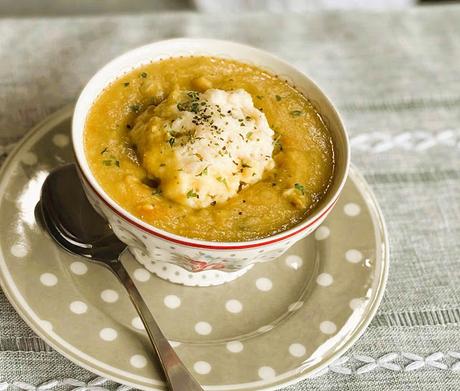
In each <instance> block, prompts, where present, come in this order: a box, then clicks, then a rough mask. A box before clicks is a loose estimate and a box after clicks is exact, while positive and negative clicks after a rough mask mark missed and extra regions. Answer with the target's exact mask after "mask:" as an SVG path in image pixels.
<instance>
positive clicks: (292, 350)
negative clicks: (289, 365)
mask: <svg viewBox="0 0 460 391" xmlns="http://www.w3.org/2000/svg"><path fill="white" fill-rule="evenodd" d="M305 353H306V349H305V346H304V345H302V344H301V343H293V344H292V345H290V346H289V354H290V355H291V356H293V357H303V356H305Z"/></svg>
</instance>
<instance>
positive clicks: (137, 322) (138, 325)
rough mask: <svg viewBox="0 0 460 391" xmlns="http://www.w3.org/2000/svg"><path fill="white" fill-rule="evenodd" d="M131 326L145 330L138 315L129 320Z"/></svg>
mask: <svg viewBox="0 0 460 391" xmlns="http://www.w3.org/2000/svg"><path fill="white" fill-rule="evenodd" d="M131 326H133V327H134V328H135V329H137V330H145V327H144V323H142V320H141V318H139V317H138V316H136V317H135V318H133V320H131Z"/></svg>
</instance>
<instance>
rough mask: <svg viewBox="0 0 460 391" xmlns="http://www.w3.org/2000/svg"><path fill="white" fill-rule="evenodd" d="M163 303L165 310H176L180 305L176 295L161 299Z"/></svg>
mask: <svg viewBox="0 0 460 391" xmlns="http://www.w3.org/2000/svg"><path fill="white" fill-rule="evenodd" d="M163 303H164V305H165V306H166V307H167V308H170V309H176V308H179V307H180V305H181V299H180V298H179V297H178V296H176V295H168V296H166V297H165V298H164V299H163Z"/></svg>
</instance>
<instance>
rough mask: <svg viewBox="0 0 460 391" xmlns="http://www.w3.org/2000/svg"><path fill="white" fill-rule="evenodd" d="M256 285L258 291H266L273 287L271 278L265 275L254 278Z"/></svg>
mask: <svg viewBox="0 0 460 391" xmlns="http://www.w3.org/2000/svg"><path fill="white" fill-rule="evenodd" d="M256 287H257V289H258V290H259V291H262V292H268V291H269V290H270V289H272V287H273V283H272V280H270V279H269V278H266V277H261V278H258V279H257V280H256Z"/></svg>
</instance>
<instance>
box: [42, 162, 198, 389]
mask: <svg viewBox="0 0 460 391" xmlns="http://www.w3.org/2000/svg"><path fill="white" fill-rule="evenodd" d="M35 211H36V215H37V218H38V220H39V221H40V222H41V223H42V225H43V226H44V228H45V229H46V230H47V231H48V232H49V234H50V235H51V237H52V238H53V239H54V240H55V241H56V242H57V243H58V244H59V245H60V246H61V247H63V248H64V249H65V250H67V251H69V252H70V253H72V254H76V255H81V256H84V257H86V258H87V259H88V260H90V261H93V262H95V263H97V264H99V265H103V266H105V267H106V268H108V269H109V270H111V271H112V272H113V273H114V274H115V275H116V276H117V277H118V279H119V280H120V281H121V283H122V284H123V285H124V287H125V288H126V290H127V291H128V294H129V297H130V299H131V301H132V303H133V304H134V307H135V308H136V310H137V312H138V313H139V316H140V318H141V319H142V322H143V323H144V326H145V330H146V331H147V334H148V336H149V338H150V342H151V343H152V345H153V347H154V348H155V351H156V352H157V354H158V357H159V359H160V362H161V365H162V366H163V370H164V373H165V375H166V380H167V383H168V385H169V387H170V389H171V390H174V391H202V390H203V388H202V387H201V386H200V385H199V383H198V382H197V381H196V380H195V379H194V378H193V376H192V375H191V374H190V372H189V371H188V369H187V368H186V367H185V365H184V364H183V363H182V361H181V360H180V359H179V357H178V356H177V354H176V352H175V351H174V349H173V348H172V347H171V345H170V344H169V342H168V340H167V339H166V337H165V336H164V335H163V333H162V331H161V330H160V328H159V327H158V324H157V322H156V321H155V319H154V318H153V316H152V313H151V312H150V310H149V309H148V307H147V305H146V304H145V301H144V299H143V298H142V296H141V294H140V293H139V291H138V290H137V288H136V286H135V285H134V283H133V280H132V279H131V277H130V276H129V275H128V273H127V271H126V269H125V268H124V266H123V265H122V263H121V262H120V259H119V258H120V255H121V253H122V252H123V251H125V249H126V244H124V243H123V242H121V241H120V240H118V238H117V237H116V236H115V235H114V233H113V232H112V230H111V229H110V227H109V225H108V224H107V223H106V221H105V220H104V219H103V218H102V217H101V216H99V215H98V214H97V213H96V211H95V210H94V209H93V207H92V206H91V204H90V203H89V202H88V200H87V199H86V196H85V193H84V192H83V188H82V185H81V183H80V180H79V179H78V175H77V169H76V167H75V165H73V164H69V165H66V166H63V167H60V168H57V169H55V170H54V171H52V172H51V173H50V175H49V176H48V177H47V178H46V180H45V182H44V184H43V187H42V193H41V199H40V202H39V203H38V204H37V207H36V209H35Z"/></svg>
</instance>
